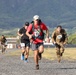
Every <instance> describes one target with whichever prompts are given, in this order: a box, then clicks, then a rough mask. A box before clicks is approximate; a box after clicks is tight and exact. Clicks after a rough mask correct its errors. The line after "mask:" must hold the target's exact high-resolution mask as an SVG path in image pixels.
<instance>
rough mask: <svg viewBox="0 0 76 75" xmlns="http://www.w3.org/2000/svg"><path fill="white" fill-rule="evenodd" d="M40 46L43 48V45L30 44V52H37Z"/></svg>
mask: <svg viewBox="0 0 76 75" xmlns="http://www.w3.org/2000/svg"><path fill="white" fill-rule="evenodd" d="M41 45H42V46H44V45H43V43H38V44H34V43H31V49H32V50H38V48H39V47H40V46H41Z"/></svg>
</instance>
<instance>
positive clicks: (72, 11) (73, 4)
mask: <svg viewBox="0 0 76 75" xmlns="http://www.w3.org/2000/svg"><path fill="white" fill-rule="evenodd" d="M35 14H38V15H39V16H40V17H41V19H42V21H43V22H44V23H45V24H46V25H48V28H49V29H50V34H51V32H52V31H53V29H54V28H55V27H56V26H57V25H59V24H60V25H62V26H63V27H64V28H65V29H66V30H67V32H68V34H69V35H70V34H72V33H75V32H76V0H37V1H36V0H0V35H1V34H6V35H16V32H17V28H20V27H22V26H23V24H24V23H25V21H29V22H31V21H32V17H33V16H34V15H35Z"/></svg>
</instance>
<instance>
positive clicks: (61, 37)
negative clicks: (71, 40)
mask: <svg viewBox="0 0 76 75" xmlns="http://www.w3.org/2000/svg"><path fill="white" fill-rule="evenodd" d="M52 41H53V43H54V44H55V46H56V54H57V58H58V62H60V61H61V56H62V55H63V53H64V45H65V44H66V43H67V41H68V37H67V33H66V31H65V30H64V29H62V26H57V28H56V29H55V31H54V32H53V33H52Z"/></svg>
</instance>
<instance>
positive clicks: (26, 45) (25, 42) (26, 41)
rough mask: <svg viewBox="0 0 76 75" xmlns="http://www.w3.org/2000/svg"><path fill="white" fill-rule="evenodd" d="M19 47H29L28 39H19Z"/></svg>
mask: <svg viewBox="0 0 76 75" xmlns="http://www.w3.org/2000/svg"><path fill="white" fill-rule="evenodd" d="M21 47H30V41H28V40H22V41H21Z"/></svg>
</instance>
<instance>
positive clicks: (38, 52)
mask: <svg viewBox="0 0 76 75" xmlns="http://www.w3.org/2000/svg"><path fill="white" fill-rule="evenodd" d="M44 30H45V31H46V37H47V41H48V40H49V31H48V28H47V27H46V25H45V24H44V23H42V22H41V20H40V18H39V16H38V15H35V16H34V17H33V22H32V23H31V24H30V25H29V27H28V29H27V32H26V35H27V36H29V39H30V41H31V46H32V50H33V51H34V61H35V64H36V69H37V70H38V69H39V61H38V60H41V58H42V53H43V52H44V46H43V40H44V32H43V31H44ZM29 32H32V34H29Z"/></svg>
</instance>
